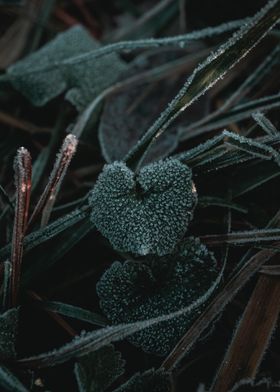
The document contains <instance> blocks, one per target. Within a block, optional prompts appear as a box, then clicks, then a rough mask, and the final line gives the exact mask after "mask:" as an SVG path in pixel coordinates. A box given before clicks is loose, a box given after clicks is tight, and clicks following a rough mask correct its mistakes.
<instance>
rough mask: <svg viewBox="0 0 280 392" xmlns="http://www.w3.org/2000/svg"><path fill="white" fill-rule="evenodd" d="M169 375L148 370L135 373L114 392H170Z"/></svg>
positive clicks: (160, 371)
mask: <svg viewBox="0 0 280 392" xmlns="http://www.w3.org/2000/svg"><path fill="white" fill-rule="evenodd" d="M172 390H173V389H172V386H171V382H170V375H169V374H168V373H166V372H164V371H163V370H155V369H150V370H147V371H146V372H145V373H142V374H141V373H136V374H135V375H134V376H132V377H131V378H130V379H129V380H128V381H127V382H126V383H125V384H123V385H122V386H121V387H119V388H117V389H115V390H114V392H148V391H149V392H171V391H172Z"/></svg>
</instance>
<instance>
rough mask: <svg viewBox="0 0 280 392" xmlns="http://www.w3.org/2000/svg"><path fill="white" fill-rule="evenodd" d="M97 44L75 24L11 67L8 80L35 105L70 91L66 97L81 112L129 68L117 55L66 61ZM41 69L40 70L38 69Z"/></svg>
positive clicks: (95, 47)
mask: <svg viewBox="0 0 280 392" xmlns="http://www.w3.org/2000/svg"><path fill="white" fill-rule="evenodd" d="M98 47H99V44H98V43H97V42H96V41H95V40H94V39H93V38H92V37H91V36H90V35H89V34H88V33H87V31H86V30H85V29H84V28H83V27H81V26H75V27H72V28H71V29H69V30H67V31H66V32H63V33H60V34H58V35H57V37H56V38H55V39H53V40H52V41H50V42H49V43H48V44H47V45H45V46H44V47H43V48H41V49H39V50H38V51H37V52H35V53H33V54H31V55H29V56H28V57H26V58H24V59H23V60H21V61H19V62H17V63H16V64H14V65H13V66H11V67H10V68H8V71H7V72H8V76H9V79H10V81H11V82H12V84H13V86H14V87H15V88H16V89H17V90H19V91H20V92H21V93H22V94H24V95H25V96H26V97H27V98H28V99H29V100H30V101H31V102H32V103H33V104H34V105H37V106H42V105H44V104H46V103H47V102H48V101H49V100H51V99H52V98H54V97H56V96H58V95H59V94H61V93H62V92H65V91H67V93H66V99H68V100H69V101H70V102H71V103H73V105H75V106H76V107H77V109H78V110H79V111H80V110H82V109H84V108H85V107H86V106H87V105H88V104H89V103H90V102H91V101H92V100H93V99H94V98H95V97H96V96H97V95H98V94H99V93H100V92H101V91H102V90H103V89H104V88H106V87H108V86H110V85H111V84H112V83H113V82H114V81H115V80H116V79H117V78H118V75H119V73H120V72H121V71H123V70H124V69H125V68H126V65H125V63H124V62H122V61H121V60H120V59H119V58H118V56H117V55H116V54H108V55H106V56H104V57H102V58H100V59H94V60H92V61H87V62H84V63H77V64H67V63H66V64H65V60H69V59H71V58H72V57H75V56H78V55H80V54H82V53H87V52H89V51H93V50H95V49H97V48H98ZM40 68H41V72H40V71H38V69H39V70H40ZM32 70H34V72H32Z"/></svg>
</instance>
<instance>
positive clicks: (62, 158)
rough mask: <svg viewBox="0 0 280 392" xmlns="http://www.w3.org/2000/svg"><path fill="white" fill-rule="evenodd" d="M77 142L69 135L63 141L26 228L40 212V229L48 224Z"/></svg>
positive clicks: (74, 137)
mask: <svg viewBox="0 0 280 392" xmlns="http://www.w3.org/2000/svg"><path fill="white" fill-rule="evenodd" d="M77 144H78V140H77V138H76V136H74V135H72V134H69V135H67V136H66V138H65V139H64V142H63V144H62V147H61V150H60V152H59V153H58V155H57V158H56V161H55V164H54V167H53V170H52V172H51V175H50V178H49V181H48V183H47V185H46V187H45V189H44V192H43V193H42V195H41V197H40V199H39V201H38V203H37V205H36V207H35V208H34V211H33V213H32V216H31V218H30V221H29V223H28V227H30V226H31V225H32V224H33V223H34V221H35V219H36V218H37V216H38V215H39V214H40V213H41V212H42V220H41V227H44V226H46V225H47V224H48V221H49V218H50V214H51V211H52V208H53V205H54V203H55V200H56V197H57V194H58V192H59V189H60V186H61V183H62V181H63V178H64V176H65V174H66V172H67V169H68V166H69V164H70V162H71V160H72V158H73V156H74V154H75V152H76V148H77Z"/></svg>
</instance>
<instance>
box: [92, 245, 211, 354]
mask: <svg viewBox="0 0 280 392" xmlns="http://www.w3.org/2000/svg"><path fill="white" fill-rule="evenodd" d="M217 275H218V272H217V269H216V260H215V258H214V256H213V255H212V254H211V253H210V252H208V250H207V248H206V247H205V246H204V245H202V244H201V243H200V241H199V239H194V238H189V239H188V240H185V241H184V242H183V243H182V244H181V245H180V246H179V248H178V249H177V252H176V253H175V254H172V255H168V256H165V257H152V256H150V257H148V258H146V259H145V260H144V261H143V262H135V261H126V262H124V263H120V262H115V263H113V264H112V266H111V267H110V268H109V269H108V270H107V271H106V272H105V273H104V275H103V276H102V277H101V279H100V281H99V282H98V284H97V293H98V295H99V297H100V305H101V308H102V309H103V311H104V313H105V314H106V316H107V317H108V318H109V319H110V320H111V321H112V322H113V324H120V323H123V322H133V321H136V320H145V319H148V318H152V317H153V318H154V317H159V316H161V315H163V314H168V313H171V312H174V311H177V310H179V309H181V308H183V307H185V306H188V305H190V304H192V303H193V302H194V301H195V300H196V299H197V298H199V297H202V296H203V295H204V294H205V293H206V295H205V298H204V302H205V301H206V299H207V298H208V296H209V295H208V294H207V292H208V290H209V288H210V287H212V286H213V284H214V283H213V282H215V281H216V280H217ZM202 308H203V305H202V306H200V307H198V308H196V309H194V310H193V311H192V312H189V313H186V314H183V315H180V316H179V317H176V318H174V319H170V320H167V321H164V322H162V323H161V324H157V325H155V326H152V327H149V328H147V329H145V330H143V331H140V332H137V333H136V334H134V335H133V336H132V337H130V338H129V339H130V341H131V342H132V343H134V344H136V345H137V346H140V347H142V348H143V349H144V350H145V351H147V352H151V353H155V354H158V355H165V354H166V353H167V352H169V351H170V350H171V349H172V348H173V347H174V345H175V344H176V343H177V341H178V340H179V339H180V337H181V336H182V335H183V334H184V332H185V331H186V329H187V328H188V326H189V325H190V324H191V322H192V321H193V320H194V319H195V318H196V317H197V316H198V315H199V314H200V312H201V311H202Z"/></svg>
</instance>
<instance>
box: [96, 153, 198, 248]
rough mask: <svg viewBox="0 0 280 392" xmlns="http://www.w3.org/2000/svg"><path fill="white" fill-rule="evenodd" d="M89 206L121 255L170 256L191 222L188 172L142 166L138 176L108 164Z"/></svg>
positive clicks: (174, 164)
mask: <svg viewBox="0 0 280 392" xmlns="http://www.w3.org/2000/svg"><path fill="white" fill-rule="evenodd" d="M89 202H90V204H91V207H92V210H91V220H92V222H93V224H94V225H96V227H97V229H98V230H100V232H101V233H102V234H103V235H104V236H105V237H106V238H108V239H109V241H110V242H111V244H112V245H113V247H114V248H115V249H117V250H119V251H123V252H132V253H135V254H139V255H147V254H150V253H152V254H158V255H165V254H167V253H170V252H172V250H173V249H174V248H175V246H176V244H177V243H178V241H179V240H180V239H181V238H182V237H183V235H184V234H185V232H186V229H187V227H188V224H189V222H190V220H191V219H192V215H193V209H194V207H195V204H196V192H195V189H194V187H193V182H192V172H191V170H190V169H189V168H188V167H187V166H186V165H183V164H182V163H180V162H179V161H177V160H172V159H167V160H165V161H159V162H156V163H153V164H150V165H147V166H145V167H144V168H142V169H141V171H140V172H139V174H138V175H137V176H135V175H134V173H133V171H131V170H130V169H129V168H128V167H127V166H126V165H125V164H124V163H122V162H114V163H113V164H110V165H106V166H105V167H104V170H103V172H102V173H101V175H100V176H99V178H98V180H97V183H96V185H95V187H94V188H93V190H92V192H91V194H90V197H89Z"/></svg>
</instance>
